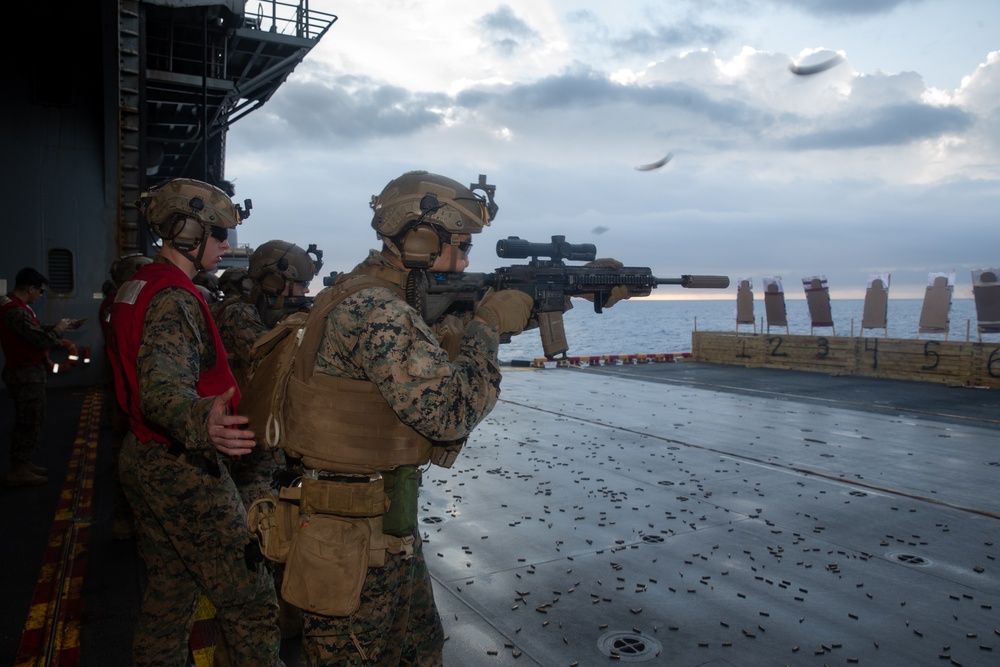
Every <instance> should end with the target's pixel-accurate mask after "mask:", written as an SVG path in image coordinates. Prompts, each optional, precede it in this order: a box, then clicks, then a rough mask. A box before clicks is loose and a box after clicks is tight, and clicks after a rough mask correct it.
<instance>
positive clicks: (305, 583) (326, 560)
mask: <svg viewBox="0 0 1000 667" xmlns="http://www.w3.org/2000/svg"><path fill="white" fill-rule="evenodd" d="M371 533H372V526H371V523H370V522H369V521H368V520H367V519H363V518H362V519H347V518H342V517H338V516H333V515H330V514H312V515H309V516H306V517H304V518H303V519H302V522H301V525H300V526H299V529H298V530H297V531H296V532H295V537H294V538H293V539H292V544H291V548H290V550H289V553H288V562H287V564H286V566H285V575H284V581H283V582H282V584H281V596H282V597H283V598H284V599H285V601H286V602H289V603H291V604H293V605H295V606H296V607H298V608H299V609H302V610H304V611H307V612H309V613H312V614H320V615H322V616H350V615H351V614H353V613H354V612H355V611H357V610H358V607H360V606H361V588H362V586H363V585H364V581H365V573H366V572H367V571H368V561H369V542H370V540H371Z"/></svg>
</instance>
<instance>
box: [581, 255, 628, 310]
mask: <svg viewBox="0 0 1000 667" xmlns="http://www.w3.org/2000/svg"><path fill="white" fill-rule="evenodd" d="M584 266H590V267H593V266H606V267H608V268H609V269H621V268H623V267H624V266H625V265H624V264H622V263H621V262H619V261H618V260H617V259H612V258H611V257H601V258H600V259H595V260H594V261H593V262H587V263H586V264H584ZM629 296H630V295H629V293H628V287H626V286H625V285H615V286H614V287H612V288H611V294H609V295H608V297H607V299H605V300H604V304H603V306H604V307H605V308H610V307H611V306H613V305H615V304H616V303H618V302H619V301H621V300H622V299H627V298H629ZM583 298H584V299H586V300H587V301H593V300H594V296H593V295H592V294H584V295H583Z"/></svg>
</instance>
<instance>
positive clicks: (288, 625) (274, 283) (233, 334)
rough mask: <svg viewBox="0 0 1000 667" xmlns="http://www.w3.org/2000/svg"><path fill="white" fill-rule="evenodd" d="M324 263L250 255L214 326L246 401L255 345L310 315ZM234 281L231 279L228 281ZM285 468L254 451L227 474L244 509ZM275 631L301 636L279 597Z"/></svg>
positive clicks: (312, 256) (318, 257)
mask: <svg viewBox="0 0 1000 667" xmlns="http://www.w3.org/2000/svg"><path fill="white" fill-rule="evenodd" d="M322 257H323V251H322V250H317V249H316V246H315V245H310V246H309V248H308V250H303V249H302V248H301V247H299V246H297V245H295V244H294V243H289V242H288V241H280V240H273V241H268V242H267V243H264V244H263V245H261V246H260V247H258V248H257V249H256V250H254V252H253V253H252V254H251V255H250V265H249V269H248V271H247V274H246V275H247V280H248V281H249V290H247V291H246V293H245V294H243V295H236V296H231V297H229V298H227V299H226V300H225V301H224V306H223V307H222V309H221V311H219V312H218V313H217V315H216V323H217V325H218V327H219V334H220V335H221V336H222V342H223V344H224V345H225V347H226V352H227V355H228V357H229V365H230V368H232V370H233V375H234V376H235V377H236V381H237V382H238V383H239V387H240V391H241V392H242V393H243V395H244V396H248V388H247V373H248V372H249V371H250V369H251V368H252V365H253V362H254V358H253V347H254V344H255V343H256V342H257V341H258V340H259V339H260V338H261V337H262V336H264V335H265V334H266V333H267V332H268V331H270V330H271V329H272V328H273V327H274V326H275V325H276V324H277V323H278V322H279V321H281V320H282V319H283V318H284V317H285V316H287V315H290V314H293V313H298V312H304V311H307V310H308V308H309V306H310V305H311V303H312V299H311V298H309V297H308V296H307V295H308V294H309V282H310V281H311V280H312V279H313V278H315V277H316V275H317V274H318V273H319V270H320V269H321V268H322V266H323V259H322ZM227 271H229V269H227ZM237 276H238V274H236V275H234V274H230V278H236V277H237ZM225 277H226V276H225V274H223V278H225ZM223 278H220V280H219V284H220V287H221V286H222V285H223V284H225V283H224V281H223ZM228 282H229V281H226V283H228ZM240 282H242V281H240ZM229 284H231V285H232V287H230V289H231V290H233V291H234V292H235V291H242V290H241V288H242V287H244V286H241V285H239V283H238V282H237V281H235V280H233V281H232V283H229ZM234 288H235V289H234ZM266 390H268V391H270V390H271V388H270V387H268V388H266ZM284 466H285V456H284V452H283V451H282V450H281V449H277V448H274V449H270V450H266V449H264V448H262V447H257V448H256V449H254V450H253V451H252V452H250V453H249V454H247V455H246V456H241V457H239V458H238V459H230V461H229V470H230V474H231V475H232V477H233V481H234V482H235V483H236V487H237V489H238V490H239V492H240V497H241V498H242V499H243V502H244V504H245V506H246V507H250V506H251V505H252V504H253V502H254V501H255V500H257V499H258V498H260V497H262V496H266V495H268V494H269V493H270V492H271V489H272V486H273V485H274V476H275V473H276V472H277V471H278V470H281V469H282V468H284ZM272 571H273V575H274V579H275V583H276V586H277V587H279V588H280V585H281V581H282V567H281V566H280V565H274V567H273V569H272ZM278 627H279V628H280V630H281V636H282V639H288V638H291V637H295V636H298V635H299V634H301V632H302V612H301V611H299V610H298V609H297V608H295V607H293V606H291V605H288V604H286V603H285V602H284V601H283V600H282V599H281V595H280V592H279V595H278Z"/></svg>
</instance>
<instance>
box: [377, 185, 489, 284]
mask: <svg viewBox="0 0 1000 667" xmlns="http://www.w3.org/2000/svg"><path fill="white" fill-rule="evenodd" d="M475 190H482V191H483V192H484V195H477V194H476V193H475V192H474V191H475ZM495 191H496V187H495V186H493V185H490V184H488V183H487V182H486V176H485V175H482V174H481V175H480V176H479V182H478V183H473V184H471V185H470V186H469V187H465V186H464V185H462V184H461V183H459V182H457V181H455V180H452V179H450V178H446V177H444V176H440V175H438V174H432V173H429V172H426V171H409V172H406V173H405V174H403V175H402V176H400V177H399V178H396V179H394V180H392V181H390V182H389V183H388V184H387V185H386V186H385V188H384V189H383V190H382V192H381V193H380V194H378V195H373V196H372V200H371V208H372V211H374V216H373V218H372V228H374V229H375V231H376V232H377V234H378V237H379V238H380V239H381V240H382V241H383V243H385V245H386V247H387V248H388V249H389V250H390V251H391V252H393V253H394V254H395V255H396V256H398V257H399V258H400V259H401V260H402V262H403V265H404V266H405V267H406V268H410V269H414V268H420V269H426V268H430V266H431V265H432V264H433V263H434V261H435V260H436V259H437V257H438V256H439V255H440V254H441V251H442V249H443V246H444V245H452V246H457V245H458V244H459V243H460V242H461V239H460V235H462V234H478V233H479V232H480V231H482V229H483V227H486V226H488V225H489V224H490V222H491V221H492V220H493V218H494V217H495V216H496V213H497V210H498V208H499V207H498V206H497V204H496V202H495V201H494V200H493V195H494V193H495Z"/></svg>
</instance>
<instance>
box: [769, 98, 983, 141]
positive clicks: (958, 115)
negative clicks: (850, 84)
mask: <svg viewBox="0 0 1000 667" xmlns="http://www.w3.org/2000/svg"><path fill="white" fill-rule="evenodd" d="M973 123H974V118H973V116H972V115H971V114H969V113H967V112H965V111H962V110H961V109H958V108H955V107H931V106H926V105H920V104H901V105H891V106H886V107H882V108H880V109H875V110H872V111H870V112H869V113H867V114H865V115H864V116H860V117H859V116H858V115H856V114H850V115H848V116H846V117H843V118H840V119H838V120H837V121H831V122H830V124H836V125H839V127H832V128H828V129H822V130H819V131H816V132H812V133H810V134H808V135H803V136H799V137H793V138H791V139H789V140H788V141H787V146H788V147H789V148H791V149H793V150H816V149H826V150H845V149H854V148H868V147H873V146H901V145H906V144H910V143H913V142H916V141H923V140H927V139H934V138H937V137H940V136H942V135H945V134H953V133H957V132H962V131H964V130H967V129H968V128H969V127H971V126H972V125H973Z"/></svg>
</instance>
